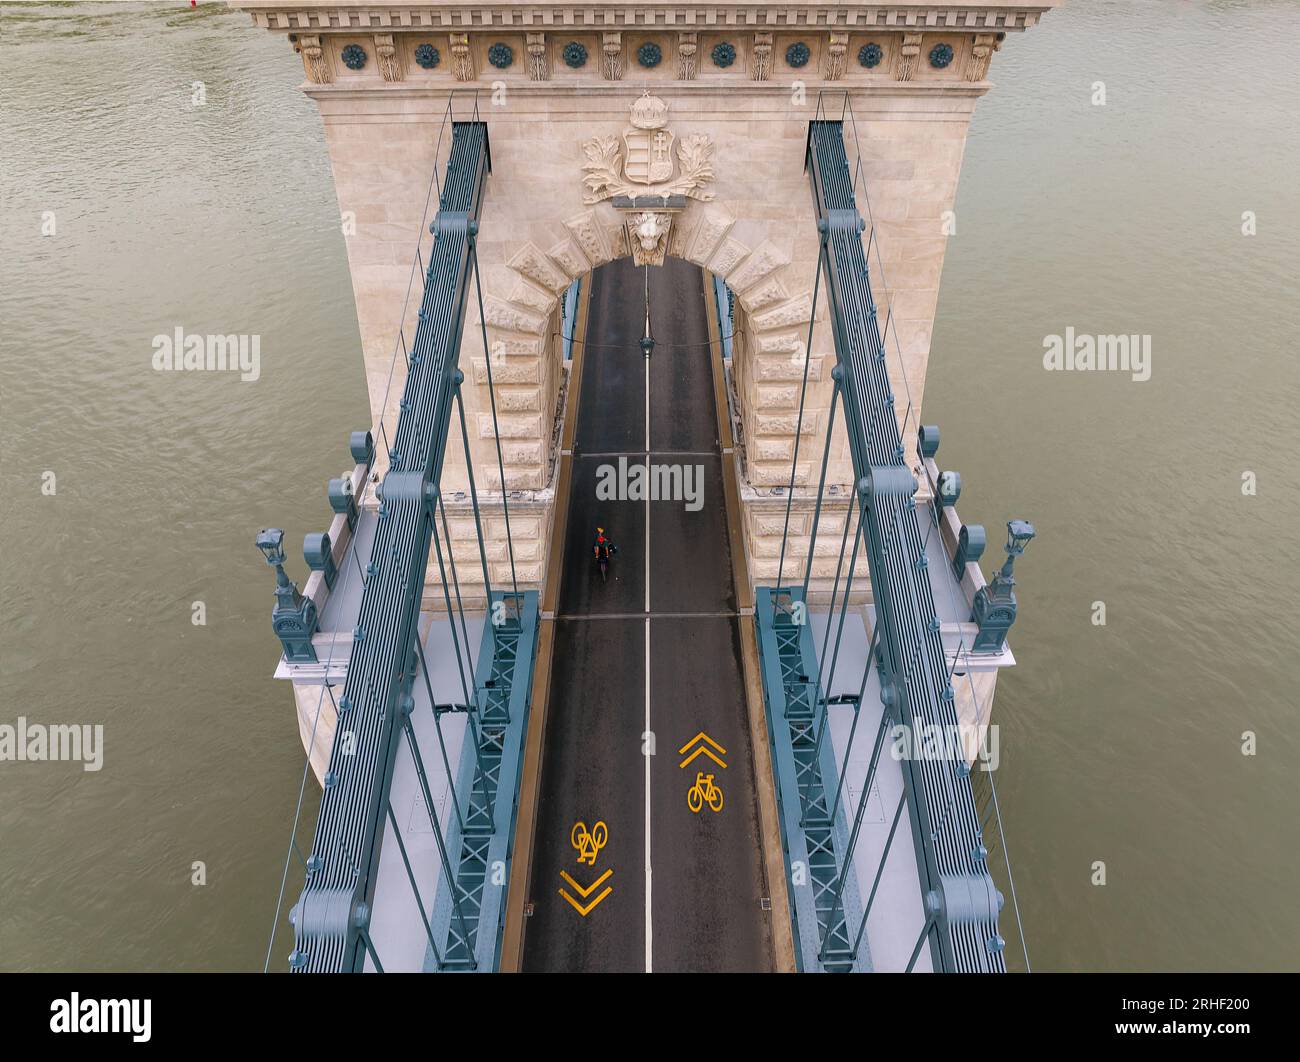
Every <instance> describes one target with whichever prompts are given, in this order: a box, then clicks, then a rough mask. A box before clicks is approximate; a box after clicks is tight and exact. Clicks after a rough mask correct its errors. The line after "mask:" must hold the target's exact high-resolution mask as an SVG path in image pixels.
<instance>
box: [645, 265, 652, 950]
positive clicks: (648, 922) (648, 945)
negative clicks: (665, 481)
mask: <svg viewBox="0 0 1300 1062" xmlns="http://www.w3.org/2000/svg"><path fill="white" fill-rule="evenodd" d="M647 276H648V271H647ZM646 283H647V285H648V284H649V280H648V279H647V281H646ZM646 292H647V307H648V305H649V287H648V286H647V288H646ZM648 312H649V310H648V308H647V313H648ZM645 452H646V464H647V466H648V465H649V463H650V359H649V358H646V359H645ZM645 611H646V620H645V728H644V731H643V736H642V748H643V749H645V747H646V746H645V742H646V741H648V740H649V734H650V498H649V496H648V492H647V497H646V500H645ZM643 758H644V759H645V972H646V973H651V972H653V966H654V964H653V962H652V959H651V956H652V954H653V942H654V919H653V918H652V917H651V907H652V904H651V872H650V757H649V756H648V755H647V756H644V757H643Z"/></svg>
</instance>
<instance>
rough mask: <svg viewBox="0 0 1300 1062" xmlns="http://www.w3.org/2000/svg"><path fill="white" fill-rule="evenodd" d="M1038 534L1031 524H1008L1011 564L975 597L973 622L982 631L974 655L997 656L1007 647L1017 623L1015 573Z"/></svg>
mask: <svg viewBox="0 0 1300 1062" xmlns="http://www.w3.org/2000/svg"><path fill="white" fill-rule="evenodd" d="M1035 533H1036V532H1035V531H1034V525H1033V524H1031V523H1030V522H1029V521H1028V520H1012V521H1010V522H1009V523H1008V524H1007V544H1006V547H1005V549H1006V551H1007V561H1006V563H1005V564H1003V565H1002V569H1001V570H1000V571H999V572H998V573H997V574H996V575H994V576H993V581H992V582H991V583H989V584H988V585H987V586H984V587H981V589H980V591H979V593H977V594H976V595H975V608H974V611H973V614H972V616H971V618H972V619H973V620H974V621H975V622H976V623H978V624H979V628H980V629H979V633H978V634H977V635H976V636H975V645H974V646H973V647H972V649H973V651H974V652H977V653H997V652H1000V651H1001V650H1002V648H1003V646H1004V645H1006V641H1007V631H1008V630H1010V629H1011V625H1012V624H1013V623H1015V622H1016V592H1015V585H1016V580H1015V577H1014V576H1013V574H1012V571H1013V569H1014V567H1015V563H1016V558H1017V557H1019V556H1020V554H1022V553H1024V552H1025V546H1027V545H1028V544H1029V542H1030V540H1031V539H1032V538H1033V537H1034V535H1035Z"/></svg>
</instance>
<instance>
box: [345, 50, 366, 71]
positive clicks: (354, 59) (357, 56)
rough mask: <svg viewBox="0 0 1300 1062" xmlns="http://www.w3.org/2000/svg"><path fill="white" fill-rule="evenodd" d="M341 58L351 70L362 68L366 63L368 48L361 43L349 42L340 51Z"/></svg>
mask: <svg viewBox="0 0 1300 1062" xmlns="http://www.w3.org/2000/svg"><path fill="white" fill-rule="evenodd" d="M339 58H340V59H342V60H343V65H344V66H346V67H347V68H348V69H349V70H360V69H361V68H362V67H364V66H365V65H366V50H365V49H364V48H362V47H361V45H359V44H349V45H348V46H347V47H346V48H344V49H343V51H342V52H340V53H339Z"/></svg>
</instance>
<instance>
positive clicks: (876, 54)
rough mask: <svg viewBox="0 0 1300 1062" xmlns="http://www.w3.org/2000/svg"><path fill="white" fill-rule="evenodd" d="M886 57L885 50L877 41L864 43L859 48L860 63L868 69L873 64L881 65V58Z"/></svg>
mask: <svg viewBox="0 0 1300 1062" xmlns="http://www.w3.org/2000/svg"><path fill="white" fill-rule="evenodd" d="M884 57H885V50H884V49H883V48H881V47H880V45H878V44H876V43H875V42H872V43H871V44H864V45H863V46H862V47H861V48H860V49H858V64H859V65H861V66H865V67H866V68H867V69H868V70H870V69H871V68H872V67H873V66H879V65H880V60H881V59H883V58H884Z"/></svg>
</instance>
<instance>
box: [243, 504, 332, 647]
mask: <svg viewBox="0 0 1300 1062" xmlns="http://www.w3.org/2000/svg"><path fill="white" fill-rule="evenodd" d="M257 548H258V549H260V550H261V551H262V554H263V556H265V557H266V563H267V564H269V565H270V566H271V567H272V568H274V569H275V584H276V585H275V608H274V610H273V611H272V612H271V628H272V630H274V631H275V633H276V635H277V636H279V639H280V644H281V645H283V646H284V658H285V659H286V660H288V661H289V662H290V663H313V664H314V663H315V662H316V650H315V649H314V648H313V647H312V644H311V636H312V635H313V634H315V633H316V627H317V622H316V603H315V602H314V601H312V600H311V599H310V598H307V597H303V596H302V595H301V594H300V593H298V587H297V586H296V585H295V584H294V583H291V582H290V581H289V577H288V576H287V575H285V573H284V532H283V531H282V530H280V528H278V527H266V528H263V529H262V530H261V531H259V532H258V533H257Z"/></svg>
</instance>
